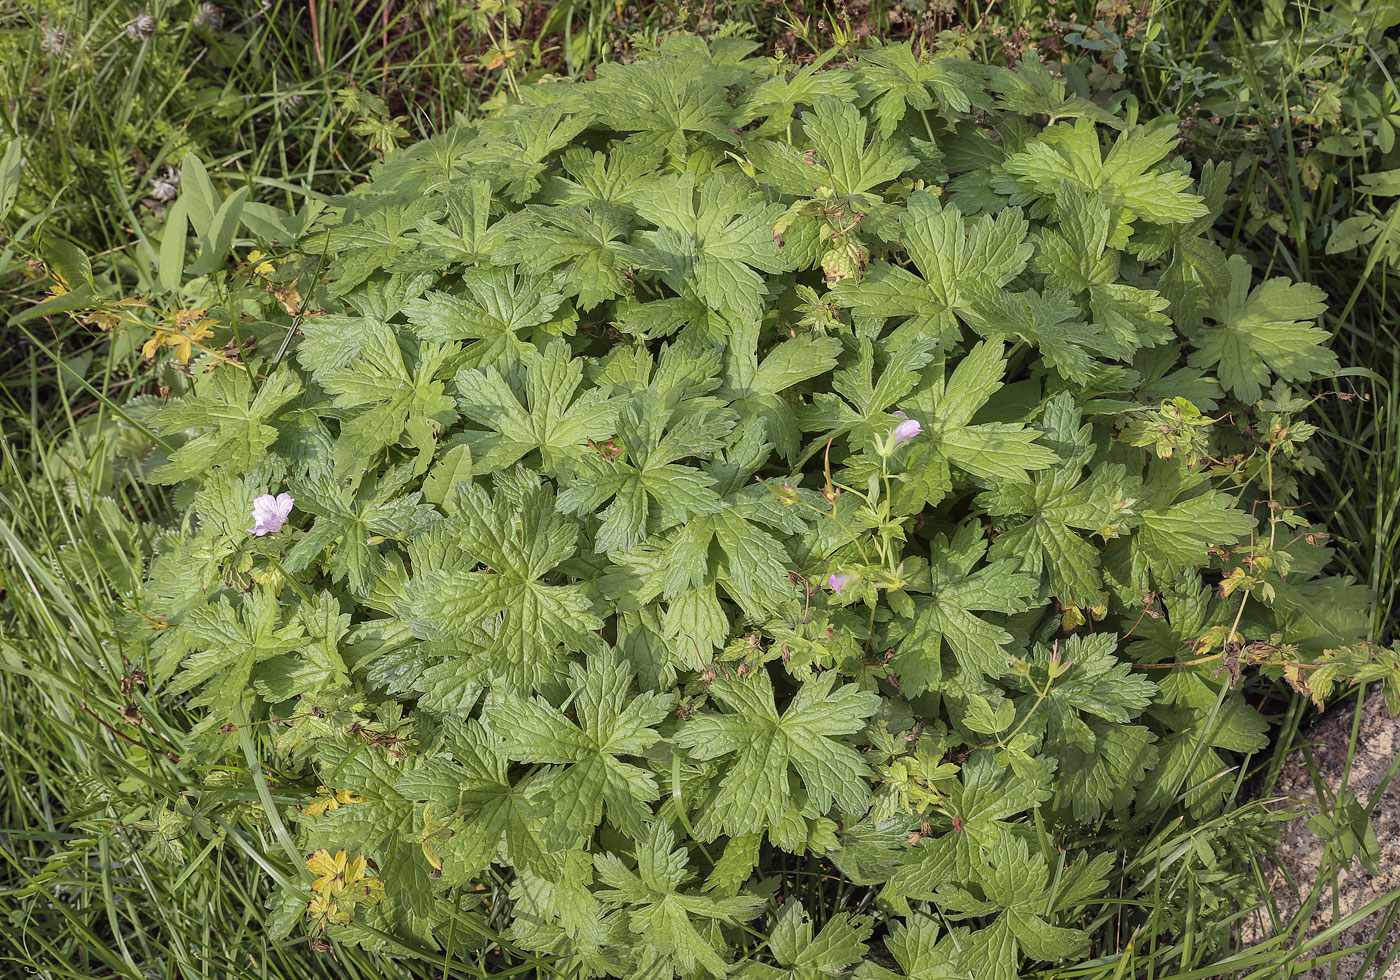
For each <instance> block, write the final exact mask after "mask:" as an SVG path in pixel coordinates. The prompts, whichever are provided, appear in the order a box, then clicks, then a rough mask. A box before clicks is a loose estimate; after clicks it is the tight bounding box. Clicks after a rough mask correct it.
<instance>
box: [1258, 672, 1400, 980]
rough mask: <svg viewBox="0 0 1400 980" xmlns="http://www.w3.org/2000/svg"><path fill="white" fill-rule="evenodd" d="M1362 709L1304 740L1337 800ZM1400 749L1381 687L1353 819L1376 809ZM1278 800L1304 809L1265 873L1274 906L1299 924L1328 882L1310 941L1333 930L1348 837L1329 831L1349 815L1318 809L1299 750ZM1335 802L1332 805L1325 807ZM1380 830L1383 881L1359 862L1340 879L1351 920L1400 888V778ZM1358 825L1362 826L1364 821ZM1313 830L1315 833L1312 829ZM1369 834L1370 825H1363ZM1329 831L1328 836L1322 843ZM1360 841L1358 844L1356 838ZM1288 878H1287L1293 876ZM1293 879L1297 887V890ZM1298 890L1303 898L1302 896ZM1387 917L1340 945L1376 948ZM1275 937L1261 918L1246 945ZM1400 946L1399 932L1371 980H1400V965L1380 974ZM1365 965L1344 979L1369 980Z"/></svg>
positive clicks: (1326, 978)
mask: <svg viewBox="0 0 1400 980" xmlns="http://www.w3.org/2000/svg"><path fill="white" fill-rule="evenodd" d="M1355 706H1356V702H1355V700H1354V699H1351V698H1348V699H1344V700H1342V701H1341V702H1339V703H1337V704H1336V705H1334V706H1333V707H1332V708H1331V709H1330V710H1328V711H1327V712H1326V713H1325V714H1324V715H1323V716H1322V717H1321V718H1319V719H1318V721H1317V722H1316V723H1315V724H1314V725H1313V726H1312V727H1311V728H1310V729H1308V731H1307V732H1306V733H1305V734H1304V742H1305V744H1307V745H1308V746H1310V747H1311V751H1312V755H1313V761H1314V763H1315V764H1316V766H1317V770H1318V774H1319V776H1320V777H1321V779H1322V781H1323V782H1324V783H1325V784H1326V786H1327V787H1328V789H1329V791H1330V797H1331V798H1332V799H1336V798H1337V794H1339V793H1340V792H1341V789H1342V776H1343V771H1344V770H1345V768H1346V758H1347V745H1348V743H1349V742H1350V740H1351V729H1352V722H1353V721H1354V719H1355V717H1356V712H1355ZM1397 747H1400V718H1391V717H1390V715H1389V714H1388V713H1387V712H1386V710H1385V701H1384V699H1383V698H1382V697H1381V693H1380V690H1379V687H1376V688H1373V689H1372V690H1370V691H1368V692H1367V694H1366V700H1365V704H1364V706H1363V708H1362V714H1361V728H1360V731H1359V733H1358V735H1357V742H1356V754H1355V756H1354V757H1353V759H1352V765H1351V772H1350V774H1349V776H1348V778H1347V787H1348V789H1350V791H1351V792H1352V793H1353V794H1354V796H1355V799H1356V801H1357V803H1358V804H1359V806H1358V805H1356V804H1353V805H1352V807H1351V812H1352V813H1353V814H1359V812H1360V811H1361V810H1364V809H1365V808H1366V807H1368V806H1369V805H1370V804H1371V801H1372V799H1373V798H1374V796H1375V794H1376V790H1377V789H1378V788H1380V787H1381V784H1382V782H1384V781H1385V779H1386V776H1387V775H1388V774H1389V773H1390V770H1391V766H1392V764H1393V763H1394V762H1395V756H1396V750H1397ZM1274 793H1275V795H1278V796H1282V797H1287V800H1285V801H1284V802H1283V803H1281V804H1280V805H1281V806H1296V805H1299V804H1301V806H1302V813H1301V815H1300V816H1299V818H1298V819H1296V820H1293V821H1291V822H1289V823H1288V824H1286V825H1285V827H1284V830H1283V834H1282V837H1281V839H1280V841H1279V846H1278V850H1277V858H1278V860H1279V862H1280V863H1279V864H1274V863H1273V862H1271V861H1268V860H1265V861H1264V862H1263V868H1264V870H1265V873H1266V874H1267V876H1268V877H1267V881H1268V883H1269V885H1270V887H1271V889H1272V891H1273V896H1274V901H1275V902H1276V903H1277V905H1278V910H1279V914H1280V915H1281V916H1283V917H1284V921H1287V920H1288V919H1289V918H1291V917H1292V916H1294V915H1295V914H1296V913H1297V912H1298V910H1299V908H1300V907H1301V905H1302V900H1303V899H1306V898H1307V894H1308V890H1309V889H1311V888H1312V887H1313V886H1314V884H1316V883H1317V882H1318V881H1319V880H1324V879H1325V882H1324V884H1323V885H1322V886H1321V887H1322V895H1321V897H1320V898H1319V900H1318V902H1317V905H1316V908H1315V911H1314V914H1313V917H1312V922H1311V923H1310V924H1309V926H1308V930H1307V933H1306V936H1307V937H1312V936H1315V935H1317V934H1318V933H1320V932H1322V931H1323V930H1325V929H1326V928H1327V927H1328V926H1330V925H1331V924H1332V922H1333V912H1332V904H1333V896H1332V885H1331V882H1330V875H1329V873H1328V870H1327V869H1328V863H1327V862H1328V858H1327V845H1328V841H1329V840H1333V841H1337V842H1338V847H1339V848H1340V847H1341V844H1342V841H1343V839H1344V838H1345V836H1346V835H1345V834H1338V833H1336V832H1335V831H1331V830H1329V828H1328V827H1327V826H1326V821H1327V820H1328V819H1329V818H1330V819H1332V820H1338V821H1343V820H1345V814H1344V813H1343V812H1341V811H1333V810H1332V809H1330V808H1329V809H1327V810H1325V811H1324V810H1323V808H1322V807H1320V806H1319V805H1318V800H1317V793H1316V791H1315V788H1314V784H1313V779H1312V774H1311V772H1310V770H1309V768H1308V764H1307V760H1306V758H1305V756H1304V754H1303V752H1302V750H1301V749H1298V750H1295V751H1294V752H1293V753H1292V754H1291V755H1290V756H1289V757H1288V760H1287V761H1286V762H1285V763H1284V766H1283V769H1282V771H1281V773H1280V776H1279V781H1278V785H1277V786H1276V787H1275V790H1274ZM1326 799H1327V797H1324V801H1325V800H1326ZM1371 821H1372V825H1373V826H1374V828H1375V833H1376V840H1375V847H1376V852H1375V855H1374V856H1375V861H1374V864H1375V866H1376V867H1377V869H1378V871H1379V873H1378V874H1377V873H1372V872H1371V871H1368V870H1366V868H1365V867H1363V863H1362V861H1361V860H1360V859H1359V858H1358V857H1353V859H1352V861H1351V867H1350V868H1342V869H1340V870H1339V871H1338V873H1337V885H1338V889H1337V890H1338V893H1339V894H1338V896H1337V899H1338V903H1339V907H1340V909H1341V914H1342V916H1343V917H1345V916H1346V915H1347V914H1349V913H1350V912H1352V911H1354V910H1355V909H1358V908H1361V907H1362V906H1363V905H1365V904H1367V903H1368V902H1370V901H1372V900H1374V899H1376V898H1378V897H1380V896H1381V895H1384V894H1385V893H1386V892H1388V891H1391V890H1392V889H1395V888H1397V887H1400V773H1397V774H1396V776H1395V777H1393V778H1392V779H1391V780H1390V781H1389V783H1388V784H1387V785H1386V786H1385V793H1384V796H1383V797H1382V799H1381V800H1380V801H1379V802H1378V803H1376V805H1375V806H1374V807H1373V808H1372V813H1371ZM1357 823H1360V820H1359V819H1358V821H1357ZM1310 824H1312V826H1310ZM1362 826H1363V827H1364V824H1362ZM1318 829H1321V830H1322V831H1323V832H1324V835H1325V836H1319V835H1318V833H1317V832H1316V830H1318ZM1352 839H1353V840H1356V839H1358V838H1357V837H1355V836H1353V838H1352ZM1285 872H1286V874H1285ZM1290 877H1291V879H1292V883H1290ZM1295 887H1296V888H1297V889H1299V890H1301V891H1302V892H1303V894H1302V895H1301V896H1300V895H1299V894H1297V892H1295ZM1384 914H1385V909H1384V908H1382V909H1381V911H1380V912H1378V913H1376V914H1375V915H1372V916H1370V917H1368V918H1366V919H1364V920H1362V921H1361V922H1360V923H1358V924H1357V925H1355V926H1353V927H1352V928H1351V929H1349V930H1347V931H1346V932H1345V933H1343V934H1342V936H1341V937H1339V938H1338V940H1337V943H1338V945H1337V946H1336V948H1338V949H1344V948H1348V947H1351V946H1356V945H1359V944H1362V943H1366V942H1369V941H1370V940H1372V939H1373V938H1375V935H1376V931H1377V930H1378V929H1379V928H1380V927H1381V925H1382V919H1383V918H1384ZM1270 934H1271V931H1270V927H1269V918H1268V914H1267V912H1263V911H1260V912H1258V913H1256V914H1255V915H1254V916H1252V917H1251V918H1250V919H1248V920H1246V922H1245V925H1244V929H1243V939H1244V940H1245V942H1246V943H1254V942H1258V941H1260V940H1262V939H1265V938H1267V937H1268V936H1269V935H1270ZM1397 938H1400V929H1396V928H1392V929H1391V930H1390V934H1389V935H1388V936H1386V937H1385V938H1384V939H1383V940H1382V943H1381V951H1380V954H1379V955H1378V956H1377V957H1376V959H1375V961H1374V962H1373V965H1372V966H1371V967H1370V968H1369V969H1368V970H1367V972H1366V974H1365V977H1366V980H1400V957H1397V959H1396V961H1395V962H1394V963H1392V964H1391V965H1390V967H1389V968H1388V969H1387V970H1386V971H1385V973H1384V974H1379V975H1378V974H1377V973H1376V967H1377V966H1378V965H1379V964H1380V963H1384V962H1385V960H1386V958H1387V957H1388V955H1389V953H1390V950H1391V949H1392V948H1393V947H1394V945H1395V943H1396V941H1397ZM1332 948H1333V947H1332V945H1331V944H1330V943H1328V944H1326V945H1324V946H1322V947H1319V948H1318V949H1316V950H1314V951H1312V952H1311V953H1310V954H1309V958H1311V956H1316V955H1320V954H1323V953H1326V952H1328V951H1329V950H1331V949H1332ZM1364 961H1365V956H1364V954H1361V953H1353V954H1350V955H1348V956H1346V957H1344V958H1343V959H1341V960H1340V961H1339V962H1338V964H1337V976H1338V977H1339V978H1342V977H1345V978H1349V980H1350V978H1355V980H1362V978H1361V975H1360V974H1359V973H1358V972H1357V971H1359V970H1360V969H1361V964H1362V963H1363V962H1364ZM1331 975H1332V974H1331V969H1330V966H1321V967H1315V968H1313V969H1311V970H1308V971H1306V972H1302V973H1298V974H1295V977H1296V978H1297V980H1331Z"/></svg>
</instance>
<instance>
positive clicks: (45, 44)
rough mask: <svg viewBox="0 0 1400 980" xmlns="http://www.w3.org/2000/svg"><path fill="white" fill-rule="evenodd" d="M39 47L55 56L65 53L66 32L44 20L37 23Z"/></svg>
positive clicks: (66, 49)
mask: <svg viewBox="0 0 1400 980" xmlns="http://www.w3.org/2000/svg"><path fill="white" fill-rule="evenodd" d="M39 47H40V49H42V50H43V51H44V52H46V53H48V54H51V55H54V56H55V57H63V56H64V55H67V54H68V32H67V31H65V30H64V29H63V28H61V27H55V26H54V25H53V24H50V23H48V22H47V21H45V22H44V23H42V24H40V25H39Z"/></svg>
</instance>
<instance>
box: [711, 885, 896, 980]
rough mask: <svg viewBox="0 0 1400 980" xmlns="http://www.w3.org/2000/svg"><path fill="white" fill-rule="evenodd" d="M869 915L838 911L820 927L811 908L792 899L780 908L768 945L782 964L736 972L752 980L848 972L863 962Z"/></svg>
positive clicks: (816, 979)
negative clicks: (814, 920) (861, 915)
mask: <svg viewBox="0 0 1400 980" xmlns="http://www.w3.org/2000/svg"><path fill="white" fill-rule="evenodd" d="M870 933H871V922H870V920H869V919H868V918H864V917H859V916H852V915H851V914H850V913H848V912H838V913H836V914H835V915H833V916H831V917H830V918H829V919H827V920H826V921H825V922H824V923H822V927H821V929H820V930H818V929H817V928H816V926H814V925H813V923H812V920H811V918H809V917H808V915H807V910H806V909H804V908H803V907H802V903H801V902H799V901H798V900H797V899H795V898H790V899H788V900H787V901H786V902H784V903H783V906H782V908H780V909H779V910H778V921H777V924H776V925H775V926H774V928H773V931H772V933H770V934H769V937H768V948H769V949H771V950H772V951H773V958H774V959H776V960H777V961H778V963H779V964H780V966H779V967H771V966H764V965H762V964H750V965H748V966H746V967H744V968H743V969H742V970H740V971H739V972H738V973H736V974H735V976H736V977H742V978H752V980H824V978H826V977H830V976H833V975H839V974H842V973H845V972H847V971H848V970H849V969H850V968H851V967H852V966H854V965H856V964H857V963H860V962H862V960H863V959H864V958H865V952H866V950H867V949H868V947H867V946H866V944H865V940H866V939H869V938H870Z"/></svg>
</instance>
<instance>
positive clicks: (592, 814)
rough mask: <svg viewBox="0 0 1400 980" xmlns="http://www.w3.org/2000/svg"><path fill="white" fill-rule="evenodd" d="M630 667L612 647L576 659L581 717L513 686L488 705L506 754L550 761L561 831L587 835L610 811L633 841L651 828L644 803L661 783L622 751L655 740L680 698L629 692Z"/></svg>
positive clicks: (636, 751)
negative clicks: (658, 727)
mask: <svg viewBox="0 0 1400 980" xmlns="http://www.w3.org/2000/svg"><path fill="white" fill-rule="evenodd" d="M633 674H634V672H633V669H632V668H631V666H629V665H628V664H626V663H625V662H623V661H621V660H620V659H619V658H618V656H617V654H616V653H615V652H612V651H609V652H607V653H602V654H598V655H596V656H592V657H589V658H588V660H587V661H586V666H585V665H580V664H571V665H570V667H569V679H570V681H571V687H572V689H573V691H574V692H575V694H576V699H575V700H574V703H573V707H572V709H571V710H572V711H573V712H574V713H575V714H576V716H577V721H571V720H570V719H569V718H567V717H565V715H564V714H563V713H562V712H561V711H559V709H557V708H555V707H554V706H552V705H550V704H549V703H548V702H546V701H544V700H542V699H540V698H533V699H526V698H523V697H520V696H518V695H513V694H509V693H506V694H502V695H500V696H499V698H498V699H497V700H495V701H493V702H492V703H490V704H489V705H488V707H487V711H486V714H487V716H488V717H489V718H490V722H491V726H492V730H493V731H494V732H496V734H497V736H498V737H499V738H500V742H501V747H502V751H503V752H504V753H505V755H506V756H508V757H509V758H511V759H516V760H519V761H521V762H533V763H545V764H549V765H550V766H551V767H552V769H551V770H550V771H549V776H548V777H547V779H546V783H547V786H548V790H547V792H548V795H549V796H550V797H551V798H552V799H553V800H554V801H555V804H554V807H553V812H552V813H551V816H550V819H551V821H552V824H553V825H554V826H555V827H557V828H558V830H557V835H558V836H562V837H565V838H570V839H578V838H583V837H587V836H588V835H590V834H591V833H592V832H593V830H594V828H595V827H597V826H598V824H599V823H600V822H601V821H602V820H603V817H604V814H605V813H606V815H607V817H608V819H609V821H610V822H611V823H612V824H613V825H614V826H616V827H617V828H619V829H620V830H622V831H623V832H624V833H626V834H628V835H630V836H631V837H632V838H633V839H634V840H640V839H642V838H643V837H645V835H646V833H647V826H646V825H647V821H648V818H649V817H650V815H651V810H650V808H649V807H648V806H646V804H648V803H650V802H651V801H652V800H654V799H656V797H657V796H659V795H660V790H659V789H658V788H657V785H656V780H655V778H654V777H653V776H652V775H651V773H649V772H647V771H646V770H645V769H642V768H639V767H638V766H636V765H633V764H631V763H627V762H623V761H622V760H621V759H619V758H618V757H619V756H624V755H630V756H639V755H642V754H643V753H644V752H646V750H647V749H649V748H650V747H651V746H652V745H654V744H655V743H656V741H657V739H658V738H659V737H660V736H659V735H658V734H657V732H656V730H655V728H654V726H656V725H658V724H660V723H661V722H662V721H663V720H664V719H665V718H666V716H667V715H668V714H670V712H671V709H672V708H673V707H674V706H675V702H676V698H675V695H672V694H665V695H663V694H657V693H654V692H648V693H645V694H640V695H637V696H636V697H631V698H629V697H628V689H629V688H630V687H631V686H632V682H633V679H634V676H633Z"/></svg>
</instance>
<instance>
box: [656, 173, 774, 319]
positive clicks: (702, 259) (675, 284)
mask: <svg viewBox="0 0 1400 980" xmlns="http://www.w3.org/2000/svg"><path fill="white" fill-rule="evenodd" d="M636 208H637V212H638V214H640V215H641V216H642V218H644V219H645V220H647V221H649V222H651V223H652V224H654V225H656V226H657V230H656V231H640V232H637V233H636V234H635V235H634V236H633V237H634V240H635V244H636V246H637V248H638V250H639V251H640V253H641V254H642V255H643V256H644V257H645V259H646V261H647V263H648V265H655V267H657V268H660V269H662V270H664V271H663V273H662V278H663V279H665V280H666V283H667V285H669V286H671V288H672V289H675V290H676V291H677V292H680V293H682V294H685V293H690V294H693V295H694V296H695V297H696V298H697V299H699V300H700V301H701V302H702V303H704V304H705V305H706V306H708V307H710V308H711V309H713V310H717V311H719V312H722V313H733V314H734V315H735V316H738V317H741V318H746V319H756V318H758V317H759V316H760V315H761V313H762V304H763V297H764V293H765V287H764V285H763V279H762V277H760V276H759V274H758V272H769V273H773V272H779V271H781V270H782V268H783V259H782V256H781V255H780V254H779V252H778V249H777V246H776V245H774V243H773V221H774V219H775V218H777V216H778V215H779V214H780V213H781V212H782V205H780V204H774V203H770V202H769V201H768V199H767V198H765V197H764V196H763V195H762V194H761V193H759V191H758V190H757V188H755V187H754V185H753V183H752V182H751V181H748V180H746V179H745V178H743V177H740V176H738V175H735V174H733V173H729V172H725V171H721V172H719V173H716V174H714V175H712V176H711V177H709V178H707V179H706V180H704V181H703V182H699V183H698V186H697V180H696V178H695V175H694V174H692V173H685V174H680V175H674V176H668V177H661V178H657V179H656V180H655V181H654V182H653V183H652V184H651V187H650V190H649V192H648V193H646V194H644V195H641V196H639V197H638V198H637V201H636ZM755 270H757V271H755Z"/></svg>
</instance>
